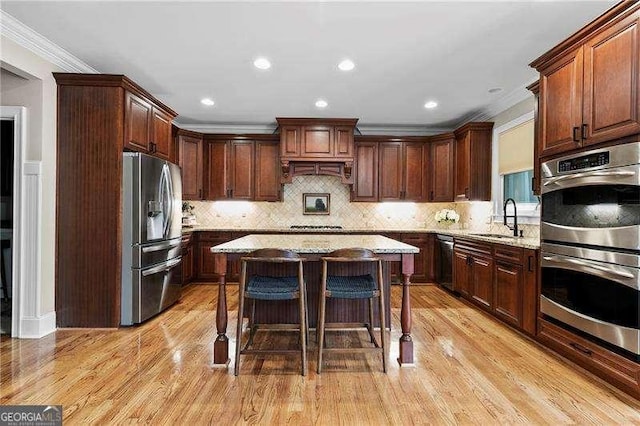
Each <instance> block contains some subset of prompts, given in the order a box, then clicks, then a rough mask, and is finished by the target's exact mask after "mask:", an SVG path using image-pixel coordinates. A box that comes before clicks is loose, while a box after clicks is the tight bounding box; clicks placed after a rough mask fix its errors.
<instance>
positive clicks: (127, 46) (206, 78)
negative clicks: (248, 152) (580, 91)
mask: <svg viewBox="0 0 640 426" xmlns="http://www.w3.org/2000/svg"><path fill="white" fill-rule="evenodd" d="M614 3H615V2H612V1H514V2H500V1H493V2H459V1H455V2H451V1H450V2H412V3H404V2H403V3H400V2H393V3H381V2H357V3H356V2H350V3H347V2H329V3H318V2H298V3H295V2H287V3H267V2H204V1H200V2H184V1H164V2H150V1H143V2H129V1H112V2H96V1H71V2H62V1H46V2H44V1H43V2H32V1H6V0H3V1H2V2H1V4H0V8H1V9H2V10H3V11H5V12H6V13H8V14H10V15H12V16H13V17H14V18H16V19H18V20H19V21H21V22H22V23H24V24H25V25H27V26H29V27H31V28H32V29H33V30H35V31H36V32H38V33H40V34H41V35H43V36H44V37H46V38H48V39H49V40H51V41H52V42H54V43H56V44H57V45H59V46H61V47H62V48H64V49H66V50H67V51H68V52H70V53H71V54H73V55H75V56H76V57H77V58H79V59H81V60H82V61H84V62H85V63H87V64H88V65H90V66H91V67H93V68H95V69H96V70H98V71H99V72H103V73H115V74H125V75H127V76H128V77H130V78H131V79H132V80H134V81H135V82H137V83H138V84H140V85H141V86H142V87H144V88H145V89H147V90H148V91H149V92H151V93H152V94H153V95H154V96H156V97H157V98H158V99H160V100H161V101H163V102H164V103H166V104H167V105H169V106H170V107H172V108H173V109H174V110H176V111H177V112H178V113H179V114H180V115H179V117H178V118H177V120H176V122H177V123H178V124H179V125H182V126H184V127H190V128H207V127H211V128H215V127H216V126H220V127H223V126H228V125H231V126H236V127H242V126H243V125H245V126H248V125H258V126H262V125H267V126H272V125H275V117H357V118H360V122H359V127H363V126H364V127H376V126H381V127H387V128H389V127H396V128H398V129H405V130H406V129H411V128H415V129H425V130H426V129H431V130H435V129H437V130H441V129H446V128H452V127H454V126H455V125H458V124H460V123H461V122H463V121H465V120H467V119H469V118H473V117H479V116H480V117H482V115H483V114H484V115H487V114H489V113H490V112H495V109H496V107H497V106H504V105H506V106H509V104H512V103H513V101H515V100H520V99H522V98H523V96H524V95H525V92H524V89H523V87H524V86H525V85H526V84H528V83H530V82H532V81H533V80H534V79H535V78H536V72H535V71H534V70H532V69H530V68H529V66H528V64H529V62H531V61H532V60H533V59H535V58H536V57H538V56H540V55H541V54H543V53H544V52H545V51H547V50H548V49H550V48H551V47H553V46H554V45H555V44H557V43H558V42H560V41H562V40H563V39H564V38H566V37H567V36H569V35H570V34H572V33H573V32H575V31H577V30H578V29H580V28H581V27H582V26H584V25H585V24H586V23H588V22H589V21H591V20H592V19H594V18H595V17H597V16H598V15H600V14H601V13H603V12H604V11H605V10H607V9H608V8H610V7H611V6H612V5H613V4H614ZM257 56H266V57H267V58H269V59H270V60H271V62H272V63H273V66H272V68H271V69H270V70H267V71H260V70H257V69H255V68H254V67H253V65H252V62H253V59H254V58H256V57H257ZM346 57H348V58H351V59H352V60H353V61H354V62H355V64H356V68H355V70H354V71H352V72H350V73H344V72H341V71H339V70H338V69H337V68H336V65H337V63H338V62H339V61H340V60H341V59H343V58H346ZM495 87H500V88H502V89H503V90H502V91H501V92H499V93H494V94H490V93H488V90H489V89H491V88H495ZM203 97H211V98H212V99H214V100H215V102H216V105H215V106H214V107H205V106H203V105H202V104H201V103H200V99H201V98H203ZM318 98H323V99H326V100H327V101H328V103H329V106H328V107H327V108H326V109H324V110H319V109H317V108H316V107H315V105H314V103H315V101H316V100H317V99H318ZM427 100H436V101H437V102H438V103H439V106H438V108H436V109H433V110H426V109H425V108H424V107H423V105H424V103H425V102H426V101H427ZM247 128H249V127H247Z"/></svg>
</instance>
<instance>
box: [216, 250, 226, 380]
mask: <svg viewBox="0 0 640 426" xmlns="http://www.w3.org/2000/svg"><path fill="white" fill-rule="evenodd" d="M214 259H215V260H214V262H215V263H214V271H215V273H216V275H218V277H219V279H220V283H219V285H218V306H217V308H216V329H217V331H218V337H216V340H215V342H213V364H214V366H218V367H226V366H228V365H229V338H228V337H227V334H226V333H227V319H228V315H227V291H226V281H227V279H226V275H227V255H226V254H216V255H215V258H214Z"/></svg>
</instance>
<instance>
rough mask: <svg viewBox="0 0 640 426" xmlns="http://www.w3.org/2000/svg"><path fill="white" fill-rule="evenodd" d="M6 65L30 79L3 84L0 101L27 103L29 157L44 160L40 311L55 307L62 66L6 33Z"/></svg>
mask: <svg viewBox="0 0 640 426" xmlns="http://www.w3.org/2000/svg"><path fill="white" fill-rule="evenodd" d="M0 61H1V64H2V67H3V68H6V69H8V70H9V71H11V72H13V73H16V74H18V75H20V76H25V77H27V78H28V79H29V83H28V84H25V85H23V86H20V85H13V84H11V85H8V87H7V88H6V90H5V87H4V85H3V87H2V88H0V103H1V104H2V105H5V106H26V107H27V124H28V128H27V144H26V147H25V160H26V161H41V162H42V211H41V217H42V236H41V241H42V244H41V247H40V259H41V265H40V270H41V279H42V282H41V293H40V303H39V305H40V312H39V313H38V314H39V315H45V314H48V313H51V312H53V311H54V309H55V299H54V298H55V218H56V209H55V207H56V99H57V97H56V93H57V87H56V82H55V80H54V79H53V76H52V74H51V73H52V72H60V71H62V69H61V68H59V67H57V66H56V65H54V64H52V63H50V62H48V61H46V60H44V59H42V58H41V57H40V56H38V55H36V54H35V53H33V52H31V51H30V50H28V49H25V48H23V47H21V46H19V45H18V44H16V43H14V42H13V41H11V40H9V39H7V38H6V37H3V36H0Z"/></svg>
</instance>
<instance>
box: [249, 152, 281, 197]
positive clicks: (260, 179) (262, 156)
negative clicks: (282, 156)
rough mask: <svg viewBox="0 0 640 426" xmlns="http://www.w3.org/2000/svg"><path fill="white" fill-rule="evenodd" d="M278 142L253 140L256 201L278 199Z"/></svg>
mask: <svg viewBox="0 0 640 426" xmlns="http://www.w3.org/2000/svg"><path fill="white" fill-rule="evenodd" d="M279 153H280V143H279V142H278V141H256V142H255V191H254V197H253V199H254V200H256V201H279V200H280V199H281V195H280V193H281V190H280V188H281V184H280V163H279Z"/></svg>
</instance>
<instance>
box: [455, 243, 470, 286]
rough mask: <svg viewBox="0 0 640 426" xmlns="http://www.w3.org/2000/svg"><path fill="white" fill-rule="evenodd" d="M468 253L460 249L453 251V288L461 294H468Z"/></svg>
mask: <svg viewBox="0 0 640 426" xmlns="http://www.w3.org/2000/svg"><path fill="white" fill-rule="evenodd" d="M469 258H470V257H469V255H468V254H467V253H466V252H464V251H461V250H455V249H454V251H453V289H454V290H455V291H457V292H459V293H460V294H462V295H463V296H467V297H468V296H469V294H470V293H471V291H470V282H469V274H470V271H469V268H470V267H469Z"/></svg>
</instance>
